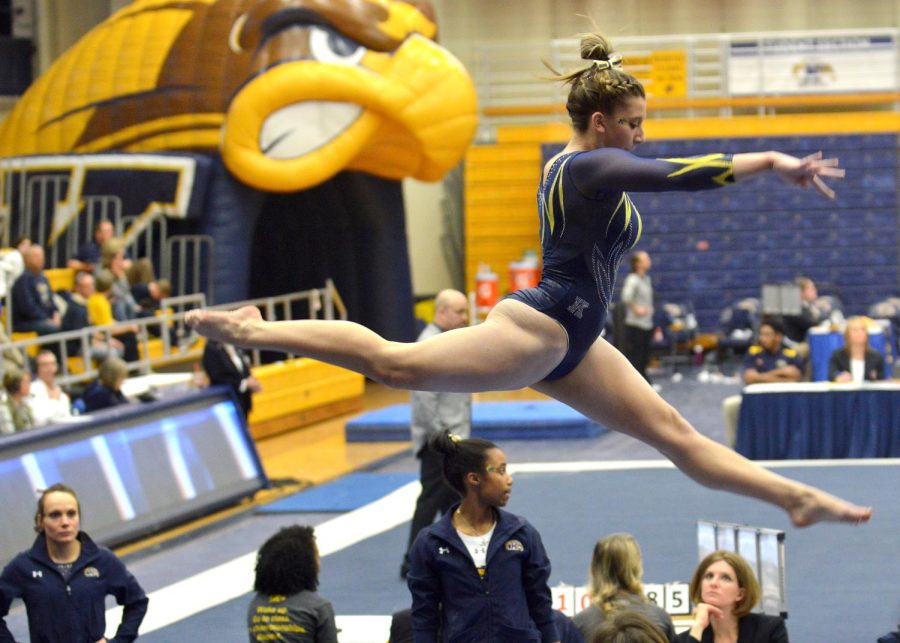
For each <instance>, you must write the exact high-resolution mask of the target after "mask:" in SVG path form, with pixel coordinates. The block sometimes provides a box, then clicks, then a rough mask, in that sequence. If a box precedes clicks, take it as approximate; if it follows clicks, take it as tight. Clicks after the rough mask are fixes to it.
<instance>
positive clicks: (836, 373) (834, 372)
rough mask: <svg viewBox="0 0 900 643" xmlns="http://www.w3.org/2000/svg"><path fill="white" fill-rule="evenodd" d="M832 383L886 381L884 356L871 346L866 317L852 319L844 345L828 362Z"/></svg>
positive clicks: (845, 335) (849, 320)
mask: <svg viewBox="0 0 900 643" xmlns="http://www.w3.org/2000/svg"><path fill="white" fill-rule="evenodd" d="M828 379H829V380H831V381H832V382H855V383H857V384H859V383H861V382H865V381H876V380H881V379H884V356H883V355H882V354H881V353H879V352H878V351H876V350H875V349H874V348H871V347H870V346H869V329H868V325H867V324H866V318H865V317H851V318H850V319H848V320H847V325H846V327H845V328H844V345H843V347H841V348H838V349H836V350H835V351H834V352H833V353H832V354H831V359H830V360H828Z"/></svg>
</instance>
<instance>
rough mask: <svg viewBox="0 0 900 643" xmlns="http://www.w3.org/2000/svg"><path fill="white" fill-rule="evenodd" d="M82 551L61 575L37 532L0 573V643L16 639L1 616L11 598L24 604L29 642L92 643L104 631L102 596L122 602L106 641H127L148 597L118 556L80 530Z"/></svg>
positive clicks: (145, 608) (4, 613)
mask: <svg viewBox="0 0 900 643" xmlns="http://www.w3.org/2000/svg"><path fill="white" fill-rule="evenodd" d="M78 539H79V540H80V541H81V555H80V556H79V557H78V560H77V561H75V564H74V565H73V566H72V573H71V575H70V576H69V581H68V582H66V581H65V580H64V579H63V576H62V574H61V573H60V572H59V570H58V569H57V568H56V565H55V564H54V563H53V561H52V560H50V556H49V554H48V553H47V543H46V542H45V539H44V535H43V534H40V535H39V536H38V537H37V538H36V539H35V541H34V544H33V545H32V547H31V549H29V550H27V551H23V552H22V553H20V554H19V555H17V556H16V557H15V558H13V560H12V561H11V562H10V563H9V564H8V565H7V566H6V567H4V568H3V572H2V574H0V642H2V643H13V641H14V639H13V636H12V634H11V633H10V631H9V629H8V628H7V627H6V622H5V621H4V619H5V618H6V615H7V614H8V613H9V605H10V603H12V601H13V599H14V598H21V599H22V600H23V601H24V602H25V609H26V611H27V613H28V629H29V632H30V634H31V641H32V643H96V641H99V640H100V639H102V638H103V637H104V635H105V634H104V633H105V630H106V606H105V602H106V595H107V594H112V595H113V596H115V598H116V601H117V602H118V603H119V605H123V606H124V610H123V614H122V623H121V624H120V625H119V629H118V630H117V631H116V635H115V637H114V638H112V639H109V643H130V642H131V641H133V640H134V639H136V638H137V635H138V626H140V624H141V621H142V620H143V619H144V614H145V613H146V612H147V603H148V599H147V596H146V595H145V594H144V590H143V589H141V586H140V585H138V582H137V580H135V578H134V576H132V575H131V573H130V572H129V571H128V570H127V569H125V565H123V564H122V561H120V560H119V559H118V558H116V555H115V554H113V553H112V552H111V551H110V550H108V549H106V548H105V547H99V546H97V545H96V544H95V543H94V541H93V540H91V539H90V538H89V537H88V535H87V534H86V533H84V532H83V531H82V532H80V533H79V534H78Z"/></svg>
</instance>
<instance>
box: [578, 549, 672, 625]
mask: <svg viewBox="0 0 900 643" xmlns="http://www.w3.org/2000/svg"><path fill="white" fill-rule="evenodd" d="M643 574H644V565H643V562H642V559H641V548H640V546H639V545H638V543H637V540H635V539H634V536H632V535H631V534H612V535H610V536H606V537H605V538H601V539H600V540H598V541H597V544H596V545H594V554H593V556H592V557H591V569H590V578H589V579H588V587H589V593H590V596H591V604H590V605H588V606H587V607H586V608H585V609H583V610H581V611H580V612H578V614H576V615H575V618H574V619H573V620H574V621H575V625H576V627H578V629H579V630H580V631H581V634H582V636H584V640H585V641H590V640H591V637H593V636H594V635H595V634H596V632H597V630H598V629H599V628H600V626H601V625H602V624H603V622H604V621H606V620H607V619H609V618H610V616H611V615H612V614H614V613H618V612H635V613H638V614H641V615H643V616H646V617H647V618H648V619H649V620H650V621H651V622H652V623H653V624H654V625H655V626H656V628H657V629H658V630H659V632H660V634H661V635H664V636H665V639H666V640H669V641H674V640H675V628H674V626H673V625H672V619H671V617H670V616H669V615H668V614H667V613H666V611H665V610H663V609H662V608H660V607H658V606H657V605H656V604H654V603H652V602H651V601H649V600H648V599H647V597H646V596H645V595H644V586H643V585H642V584H641V576H643Z"/></svg>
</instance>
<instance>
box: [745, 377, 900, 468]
mask: <svg viewBox="0 0 900 643" xmlns="http://www.w3.org/2000/svg"><path fill="white" fill-rule="evenodd" d="M735 449H736V450H737V451H738V453H741V454H742V455H745V456H747V457H748V458H750V459H753V460H793V459H821V458H891V457H894V458H895V457H900V383H895V382H872V383H866V384H832V383H828V382H810V383H801V384H752V385H750V386H747V387H746V388H745V389H744V391H743V400H742V402H741V413H740V417H739V420H738V432H737V440H736V444H735Z"/></svg>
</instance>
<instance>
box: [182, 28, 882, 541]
mask: <svg viewBox="0 0 900 643" xmlns="http://www.w3.org/2000/svg"><path fill="white" fill-rule="evenodd" d="M581 57H582V59H583V61H582V68H581V69H578V70H577V71H575V72H573V73H571V74H569V75H567V76H560V79H561V80H565V81H566V82H568V83H569V84H570V85H571V89H570V91H569V98H568V102H567V104H566V107H567V109H568V111H569V116H570V118H571V120H572V129H573V132H572V138H571V139H570V140H569V142H568V144H567V145H566V146H565V148H563V150H562V151H561V152H560V153H559V154H557V155H556V156H554V157H553V158H551V159H550V160H549V161H548V162H547V164H546V165H545V166H544V170H543V178H542V180H541V184H540V186H539V188H538V210H539V214H540V226H541V229H540V236H541V244H542V250H543V263H544V267H543V272H542V275H541V281H540V283H539V284H538V285H537V287H535V288H526V289H523V290H518V291H516V292H514V293H511V294H510V295H509V296H508V297H506V298H505V299H503V300H502V301H500V302H499V303H498V304H497V305H496V306H494V308H493V309H492V310H491V312H490V314H489V315H488V317H487V319H486V320H485V321H484V322H482V323H480V324H477V325H475V326H467V327H466V328H460V329H457V330H454V331H448V332H446V333H440V334H439V335H436V336H434V337H431V338H429V339H427V340H425V341H422V342H414V343H400V342H391V341H388V340H386V339H384V338H383V337H381V336H379V335H378V334H376V333H374V332H372V331H371V330H369V329H367V328H365V327H364V326H361V325H359V324H354V323H351V322H346V321H339V320H316V319H310V320H291V321H264V320H263V319H262V317H261V315H260V312H259V310H258V309H257V308H256V307H253V306H246V307H244V308H241V309H239V310H236V311H232V312H223V311H210V310H191V311H188V313H187V314H186V316H185V319H186V321H187V323H188V324H190V325H192V326H194V327H195V328H197V330H198V331H199V332H200V333H201V334H203V335H205V336H207V337H209V338H211V339H215V340H218V341H222V342H228V343H231V344H235V345H238V346H241V347H244V348H259V349H262V348H265V349H271V350H278V351H284V352H288V353H296V354H299V355H302V356H304V357H310V358H313V359H318V360H321V361H325V362H329V363H331V364H335V365H338V366H342V367H344V368H348V369H351V370H354V371H357V372H360V373H362V374H364V375H366V376H367V377H369V378H371V379H373V380H376V381H378V382H383V383H385V384H387V385H389V386H394V387H398V388H408V389H415V390H429V391H447V392H462V393H464V392H475V391H496V390H515V389H520V388H523V387H526V386H532V387H533V388H535V389H536V390H537V391H539V392H541V393H544V394H546V395H549V396H550V397H554V398H556V399H558V400H560V401H561V402H563V403H564V404H567V405H568V406H571V407H572V408H574V409H576V410H577V411H579V412H581V413H582V414H583V415H585V416H587V417H589V418H591V419H592V420H594V421H595V422H597V423H599V424H601V425H603V426H605V427H608V428H610V429H614V430H616V431H621V432H622V433H625V434H627V435H631V436H633V437H636V438H638V439H640V440H643V441H644V442H646V443H648V444H649V445H651V446H652V447H654V448H656V449H657V450H658V451H659V452H661V453H662V454H664V455H665V456H666V457H667V458H669V459H670V460H672V462H674V463H675V464H676V465H677V466H678V467H679V468H680V469H681V470H682V471H684V472H685V473H686V474H687V475H689V476H691V477H692V478H693V479H695V480H697V481H698V482H700V483H701V484H704V485H706V486H708V487H712V488H715V489H723V490H727V491H732V492H735V493H740V494H743V495H746V496H751V497H754V498H758V499H760V500H763V501H765V502H769V503H772V504H773V505H776V506H778V507H780V508H782V509H783V510H784V511H786V512H787V513H788V515H789V516H790V518H791V521H792V522H793V523H794V524H795V525H797V526H805V525H810V524H813V523H815V522H819V521H822V520H836V521H843V522H851V523H859V522H864V521H866V520H868V519H869V517H870V516H871V513H872V511H871V509H870V508H866V507H859V506H856V505H852V504H850V503H848V502H845V501H843V500H841V499H839V498H835V497H834V496H831V495H829V494H827V493H824V492H822V491H820V490H818V489H815V488H813V487H809V486H807V485H804V484H801V483H799V482H795V481H793V480H789V479H787V478H784V477H782V476H780V475H778V474H776V473H774V472H772V471H769V470H768V469H764V468H762V467H760V466H759V465H757V464H755V463H753V462H750V461H749V460H747V459H746V458H744V457H743V456H741V455H739V454H738V453H736V452H735V451H733V450H731V449H729V448H728V447H726V446H724V445H723V444H720V443H718V442H716V441H715V440H712V439H710V438H708V437H706V436H704V435H702V434H700V433H698V432H697V431H696V430H695V429H694V428H693V427H692V426H691V425H690V424H689V423H688V422H687V420H685V419H684V418H683V417H682V416H681V415H680V414H679V413H678V412H677V411H676V410H675V409H674V408H672V407H671V406H670V405H669V404H668V403H667V402H666V401H665V400H663V399H662V398H661V397H660V396H659V395H658V394H657V393H656V391H654V390H653V388H652V387H651V386H650V384H648V383H647V381H646V380H645V379H644V378H642V377H641V376H640V374H639V373H638V372H637V371H636V370H635V369H634V367H633V366H631V364H629V363H628V360H627V359H625V357H624V356H623V355H622V354H621V353H620V352H618V351H617V350H616V349H615V348H614V347H613V346H611V345H610V344H609V343H608V342H607V341H606V340H605V339H603V338H602V337H600V332H601V331H602V329H603V327H604V324H605V321H606V314H607V310H608V308H609V303H610V300H611V298H612V294H613V291H614V288H615V281H616V272H617V270H618V267H619V264H620V263H621V260H622V258H623V257H624V256H625V255H626V254H627V253H628V252H629V251H630V250H631V249H632V248H633V247H634V246H635V244H636V243H637V241H638V239H639V237H640V232H641V218H640V215H639V214H638V211H637V209H636V208H635V206H634V203H633V202H632V200H631V198H630V196H629V194H628V192H627V191H629V190H630V191H645V192H662V191H668V190H705V189H713V188H719V187H722V186H725V185H727V184H729V183H734V182H735V181H739V180H743V179H745V178H748V177H750V176H753V175H756V174H762V173H765V172H773V173H774V174H776V175H777V176H779V177H781V178H782V179H784V180H785V181H787V182H788V183H790V184H792V185H795V186H798V187H801V188H806V187H809V186H814V187H815V188H816V189H817V190H819V191H820V192H821V193H823V194H825V195H826V196H829V197H831V196H833V195H834V192H833V191H832V190H831V189H830V188H829V187H828V186H827V185H826V184H825V183H824V181H823V177H825V178H829V177H833V178H839V177H842V176H843V174H844V171H843V170H841V169H839V168H838V167H837V164H838V163H837V159H823V158H821V154H814V155H812V156H809V157H806V158H802V159H800V158H795V157H793V156H789V155H787V154H782V153H779V152H758V153H749V154H735V155H733V156H728V155H724V154H708V155H705V156H700V157H696V158H676V159H647V158H640V157H638V156H635V155H634V154H632V153H631V151H632V150H633V149H634V148H635V147H636V146H637V145H639V144H640V143H642V142H643V140H644V130H643V122H644V119H645V118H646V115H647V102H646V98H645V93H644V88H643V87H642V86H641V84H640V82H638V81H637V79H636V78H635V77H634V76H631V75H630V74H627V73H626V72H624V71H623V70H622V69H621V62H622V57H621V56H619V55H617V54H614V53H612V51H611V50H610V47H609V44H608V43H607V42H606V40H605V39H603V38H602V37H600V36H597V35H593V34H591V35H587V36H585V37H584V38H583V39H582V43H581Z"/></svg>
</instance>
